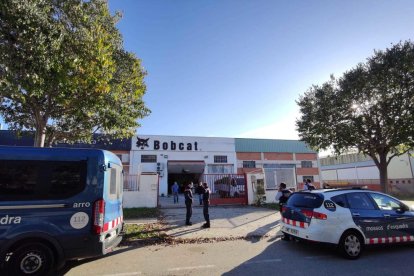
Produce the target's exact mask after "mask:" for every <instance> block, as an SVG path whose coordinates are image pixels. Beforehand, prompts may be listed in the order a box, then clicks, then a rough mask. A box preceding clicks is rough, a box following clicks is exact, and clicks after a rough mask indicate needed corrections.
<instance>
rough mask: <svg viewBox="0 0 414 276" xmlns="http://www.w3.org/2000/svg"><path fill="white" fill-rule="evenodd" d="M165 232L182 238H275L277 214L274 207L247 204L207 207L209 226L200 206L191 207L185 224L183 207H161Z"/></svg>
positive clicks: (278, 223) (278, 216) (278, 221)
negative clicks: (187, 221) (191, 213)
mask: <svg viewBox="0 0 414 276" xmlns="http://www.w3.org/2000/svg"><path fill="white" fill-rule="evenodd" d="M162 212H163V214H164V218H165V222H166V223H167V225H168V229H167V234H168V235H170V236H173V237H177V238H183V239H202V238H240V237H243V238H245V237H265V236H266V237H275V236H276V235H277V233H278V232H279V229H280V214H279V212H277V211H275V210H270V209H266V208H258V207H251V206H231V207H223V206H220V207H218V206H217V207H215V206H213V207H210V208H209V213H210V221H211V222H210V224H211V228H208V229H203V228H201V226H202V225H203V224H204V223H205V221H204V216H203V209H202V208H193V215H192V217H191V222H192V223H193V225H191V226H186V225H185V212H186V211H185V208H173V209H162Z"/></svg>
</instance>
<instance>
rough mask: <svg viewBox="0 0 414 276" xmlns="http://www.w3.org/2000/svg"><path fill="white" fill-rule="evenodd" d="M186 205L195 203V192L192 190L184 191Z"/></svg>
mask: <svg viewBox="0 0 414 276" xmlns="http://www.w3.org/2000/svg"><path fill="white" fill-rule="evenodd" d="M184 198H185V203H193V192H192V191H191V189H185V190H184Z"/></svg>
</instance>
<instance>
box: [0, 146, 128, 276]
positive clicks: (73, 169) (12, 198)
mask: <svg viewBox="0 0 414 276" xmlns="http://www.w3.org/2000/svg"><path fill="white" fill-rule="evenodd" d="M122 184H123V171H122V163H121V161H120V160H119V158H118V157H117V156H116V155H115V154H113V153H111V152H108V151H104V150H97V149H65V148H30V147H1V146H0V265H1V266H2V268H3V269H4V270H5V271H7V272H8V273H9V274H10V275H26V274H27V275H46V274H48V273H51V271H52V270H53V269H56V268H60V267H62V266H63V265H64V263H65V261H66V260H70V259H81V258H89V257H96V256H100V255H102V254H105V253H108V252H110V251H112V250H113V249H114V247H116V246H117V245H118V244H119V243H120V241H121V238H122V237H121V236H120V233H121V231H122V223H123V216H122V190H123V185H122Z"/></svg>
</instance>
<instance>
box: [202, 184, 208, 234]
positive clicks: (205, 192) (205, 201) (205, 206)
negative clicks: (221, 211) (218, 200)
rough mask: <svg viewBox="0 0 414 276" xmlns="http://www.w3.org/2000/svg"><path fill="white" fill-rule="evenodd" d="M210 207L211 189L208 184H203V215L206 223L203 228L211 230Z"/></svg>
mask: <svg viewBox="0 0 414 276" xmlns="http://www.w3.org/2000/svg"><path fill="white" fill-rule="evenodd" d="M209 205H210V189H209V188H208V185H207V183H205V182H204V183H203V215H204V219H205V220H206V223H204V224H203V226H201V227H202V228H210V215H209V213H208V207H209Z"/></svg>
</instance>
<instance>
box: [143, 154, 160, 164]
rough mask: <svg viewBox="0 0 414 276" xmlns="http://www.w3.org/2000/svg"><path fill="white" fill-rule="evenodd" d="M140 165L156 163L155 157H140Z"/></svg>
mask: <svg viewBox="0 0 414 276" xmlns="http://www.w3.org/2000/svg"><path fill="white" fill-rule="evenodd" d="M141 163H157V156H156V155H145V154H143V155H141Z"/></svg>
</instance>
